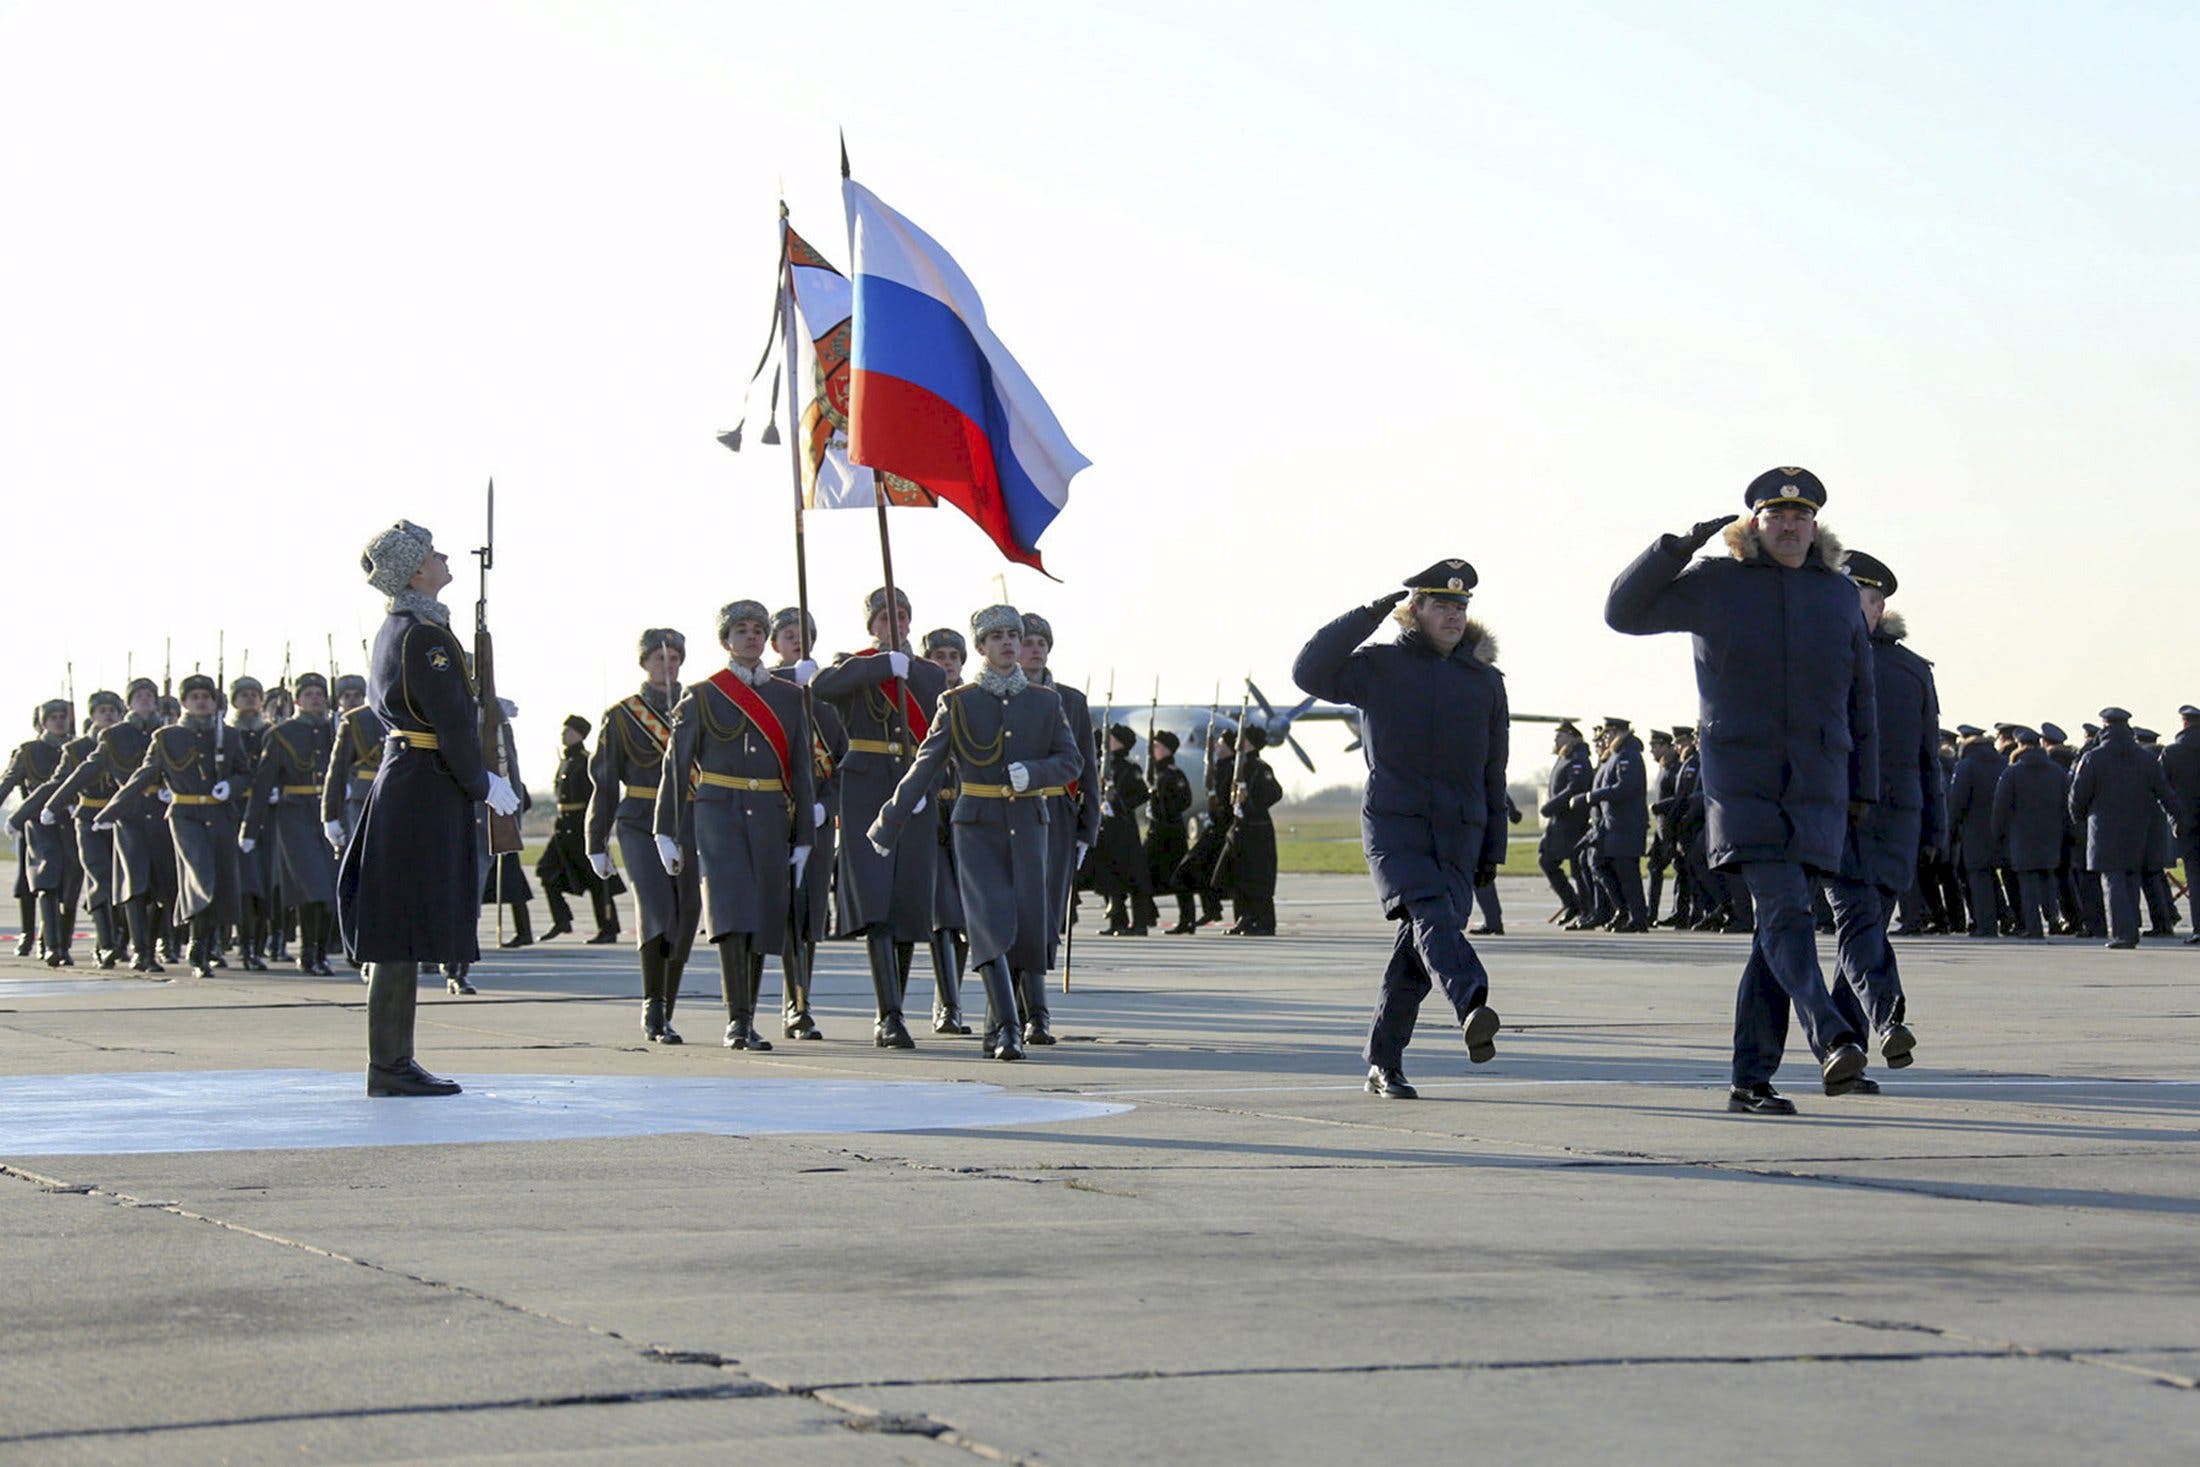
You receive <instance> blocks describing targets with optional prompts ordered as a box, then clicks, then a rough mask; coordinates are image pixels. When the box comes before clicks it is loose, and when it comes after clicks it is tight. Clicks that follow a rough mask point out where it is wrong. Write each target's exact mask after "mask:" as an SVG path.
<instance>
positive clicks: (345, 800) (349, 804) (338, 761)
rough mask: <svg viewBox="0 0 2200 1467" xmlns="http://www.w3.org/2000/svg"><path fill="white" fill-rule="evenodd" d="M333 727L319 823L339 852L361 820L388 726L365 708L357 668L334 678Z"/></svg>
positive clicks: (364, 689)
mask: <svg viewBox="0 0 2200 1467" xmlns="http://www.w3.org/2000/svg"><path fill="white" fill-rule="evenodd" d="M335 694H336V713H335V719H336V726H335V731H334V734H333V735H332V739H333V742H332V745H331V747H330V749H329V767H328V770H327V772H326V773H325V774H324V775H323V776H322V782H321V824H322V828H323V830H324V832H325V833H326V834H327V836H328V838H329V844H330V845H332V846H334V847H335V848H336V849H337V850H339V851H341V850H343V848H344V842H345V841H347V840H349V839H350V838H351V832H352V829H353V827H354V826H356V825H358V823H359V811H360V809H361V808H362V807H363V806H365V804H366V803H367V790H368V789H369V788H370V787H371V786H372V785H373V784H374V771H375V770H376V769H378V768H380V767H381V764H382V740H383V738H384V737H385V736H386V735H387V734H388V733H389V730H388V729H386V728H384V727H382V720H381V719H379V718H376V717H375V716H374V710H373V709H371V708H369V707H368V706H367V680H366V679H365V678H363V677H361V676H359V674H357V673H355V672H347V673H345V674H343V675H342V676H341V677H339V678H337V679H336V683H335Z"/></svg>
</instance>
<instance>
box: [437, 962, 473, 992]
mask: <svg viewBox="0 0 2200 1467" xmlns="http://www.w3.org/2000/svg"><path fill="white" fill-rule="evenodd" d="M443 988H444V991H445V992H447V993H456V994H459V995H461V996H463V997H466V998H472V997H473V996H474V994H475V992H476V991H477V990H476V989H475V988H474V985H473V984H471V983H468V982H467V981H466V972H465V970H464V969H463V968H462V969H460V970H459V971H458V972H456V973H452V974H449V975H448V976H446V977H445V978H444V980H443Z"/></svg>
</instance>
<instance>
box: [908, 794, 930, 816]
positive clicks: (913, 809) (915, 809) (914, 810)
mask: <svg viewBox="0 0 2200 1467" xmlns="http://www.w3.org/2000/svg"><path fill="white" fill-rule="evenodd" d="M931 803H932V797H931V796H930V795H919V796H917V802H916V803H915V804H914V805H911V806H910V807H909V813H910V814H912V815H922V814H923V813H924V807H925V806H926V805H929V804H931Z"/></svg>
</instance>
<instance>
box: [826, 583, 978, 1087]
mask: <svg viewBox="0 0 2200 1467" xmlns="http://www.w3.org/2000/svg"><path fill="white" fill-rule="evenodd" d="M894 603H895V604H894V611H893V614H892V615H891V616H889V615H888V614H887V605H886V588H885V587H883V586H881V587H880V588H879V589H877V590H875V591H873V592H872V593H871V594H870V595H869V596H867V597H866V598H864V603H863V607H864V625H865V626H866V627H867V628H868V630H869V632H870V635H871V645H870V646H869V647H866V648H864V649H863V650H862V651H860V652H857V653H854V654H844V655H843V656H841V657H839V658H837V659H835V660H834V662H833V665H832V666H831V667H828V668H825V669H823V670H822V671H820V672H819V673H818V675H817V677H816V679H815V680H813V681H812V682H811V684H810V691H811V693H812V694H814V695H815V696H816V697H817V699H818V700H819V701H820V702H825V703H830V704H832V705H833V707H834V708H835V709H836V710H837V711H838V712H839V714H840V721H841V722H842V723H843V724H844V725H846V727H847V729H848V759H847V762H846V763H845V764H843V765H842V766H841V770H840V808H839V810H838V811H836V812H835V813H836V814H837V815H838V817H839V820H840V828H841V829H842V830H843V831H858V832H860V831H864V830H868V829H870V827H871V822H872V821H873V820H876V819H877V818H878V812H879V810H880V808H881V807H882V806H884V805H885V803H886V802H887V800H888V799H890V798H892V796H893V793H894V786H895V785H896V784H898V783H899V782H900V780H901V777H902V774H903V772H904V771H905V770H906V769H907V768H908V766H909V760H910V759H911V758H912V757H913V756H914V754H915V752H916V747H917V745H918V744H919V743H922V742H923V740H924V737H925V735H926V733H927V732H928V731H929V730H930V728H931V724H932V715H933V710H934V709H935V708H936V707H937V706H938V705H939V700H940V694H941V693H943V692H945V691H947V674H946V673H944V672H942V671H941V670H940V669H939V667H938V666H936V665H935V664H933V663H930V662H927V661H925V660H924V659H923V658H921V657H914V656H911V655H910V652H909V625H910V622H909V614H910V606H909V598H908V596H906V595H905V594H903V593H902V591H901V590H900V588H899V587H896V588H895V591H894ZM912 813H913V818H914V819H916V820H917V821H919V822H920V823H921V824H922V825H923V831H922V839H917V840H909V841H904V842H902V843H901V844H899V845H897V846H896V847H895V848H894V853H893V855H891V856H881V855H879V854H878V853H877V852H876V851H874V850H872V849H871V845H870V842H868V841H863V840H842V841H841V843H840V870H839V872H838V873H837V875H838V887H837V890H838V894H839V898H840V925H839V931H840V934H841V935H842V936H844V937H852V936H858V935H860V936H861V937H862V938H863V941H864V946H865V950H866V952H867V954H868V955H869V958H870V969H871V992H872V997H873V998H874V999H875V1000H876V1001H877V1005H878V1018H877V1021H876V1022H875V1024H874V1025H873V1028H872V1042H873V1043H875V1044H876V1045H877V1046H878V1047H879V1048H881V1049H914V1048H916V1041H915V1040H914V1039H912V1038H910V1036H909V1027H908V1025H907V1024H906V1023H905V1022H904V1021H903V1019H902V1011H901V998H902V992H903V990H904V989H905V988H906V987H907V986H908V982H909V979H908V974H909V963H910V959H911V958H912V957H914V956H915V953H916V945H917V944H918V943H919V942H923V941H927V940H928V939H930V937H931V935H932V870H933V867H934V866H935V865H937V864H938V861H939V826H938V820H939V811H938V809H937V807H936V806H934V805H933V804H932V803H931V800H930V798H929V797H927V798H926V800H925V803H924V805H923V808H921V809H919V810H916V811H914V812H912Z"/></svg>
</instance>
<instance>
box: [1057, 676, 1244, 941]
mask: <svg viewBox="0 0 2200 1467" xmlns="http://www.w3.org/2000/svg"><path fill="white" fill-rule="evenodd" d="M1032 682H1033V683H1035V684H1036V685H1038V686H1040V687H1043V688H1051V689H1053V691H1054V693H1055V695H1056V696H1057V697H1059V698H1060V699H1061V700H1062V723H1063V725H1064V726H1065V727H1067V728H1068V729H1069V733H1070V738H1071V739H1072V740H1074V741H1075V742H1076V745H1077V769H1076V771H1075V772H1074V773H1072V774H1071V776H1070V777H1069V778H1068V779H1065V780H1058V781H1056V782H1055V784H1054V786H1053V789H1054V793H1053V794H1052V795H1050V796H1049V797H1048V808H1047V819H1048V822H1049V823H1048V825H1047V870H1048V871H1049V872H1051V873H1052V876H1051V879H1052V880H1053V882H1054V887H1055V890H1054V894H1053V897H1052V899H1051V900H1050V901H1049V902H1048V904H1047V913H1048V923H1049V926H1048V929H1047V966H1048V967H1050V968H1051V967H1053V966H1054V961H1055V957H1056V955H1057V954H1058V953H1059V952H1060V951H1061V946H1062V929H1063V928H1064V927H1065V926H1066V925H1068V922H1069V896H1070V892H1069V886H1070V877H1071V875H1072V874H1073V872H1072V868H1073V867H1074V866H1075V865H1076V864H1077V847H1078V846H1080V845H1082V846H1084V847H1085V848H1086V849H1087V850H1088V851H1089V850H1090V849H1091V848H1092V844H1093V842H1094V841H1097V840H1098V839H1099V838H1100V751H1099V747H1098V744H1097V742H1096V740H1095V737H1094V732H1093V727H1092V705H1091V704H1090V703H1088V702H1086V700H1085V695H1084V694H1083V693H1081V692H1079V691H1078V690H1077V689H1075V688H1073V687H1070V686H1068V685H1067V684H1064V683H1059V682H1056V681H1055V679H1054V674H1053V672H1052V671H1051V670H1049V669H1046V668H1041V669H1040V671H1039V675H1038V676H1037V677H1035V678H1033V679H1032ZM1225 788H1227V787H1225ZM1218 824H1219V825H1220V826H1221V829H1222V831H1223V835H1218V836H1217V837H1216V846H1215V849H1216V851H1217V853H1218V855H1219V853H1220V851H1221V849H1222V846H1221V841H1222V839H1223V838H1224V836H1226V835H1227V833H1228V825H1227V824H1226V823H1222V822H1218Z"/></svg>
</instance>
